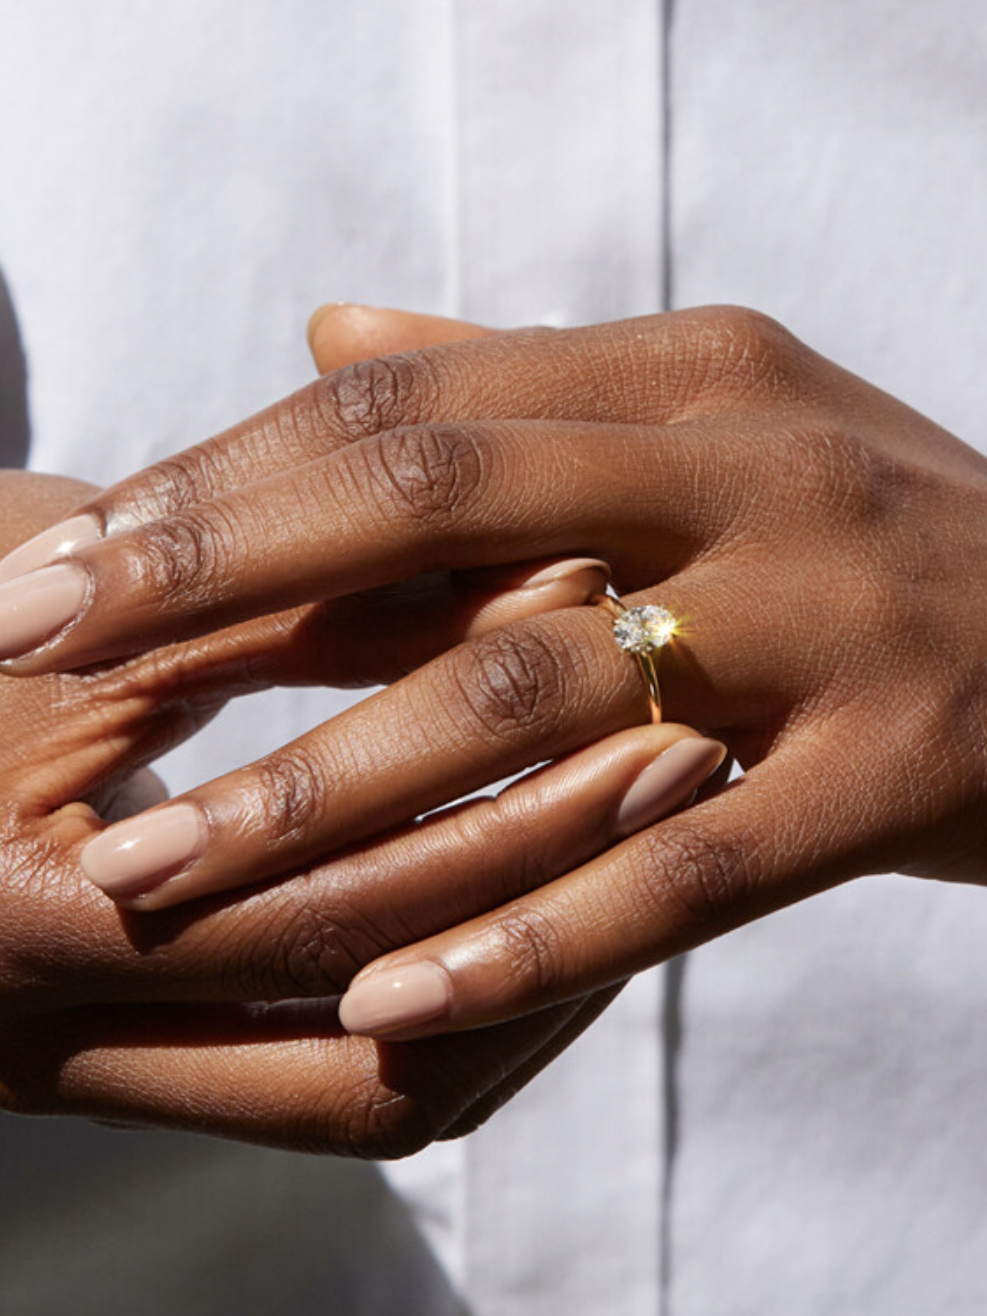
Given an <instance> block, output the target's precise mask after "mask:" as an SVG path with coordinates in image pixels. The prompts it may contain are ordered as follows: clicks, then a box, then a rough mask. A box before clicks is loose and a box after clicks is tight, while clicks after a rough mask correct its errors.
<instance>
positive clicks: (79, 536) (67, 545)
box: [0, 515, 102, 584]
mask: <svg viewBox="0 0 987 1316" xmlns="http://www.w3.org/2000/svg"><path fill="white" fill-rule="evenodd" d="M101 538H102V532H101V530H100V528H99V522H98V521H97V520H96V518H95V517H94V516H88V515H82V516H70V517H69V518H68V520H67V521H59V523H58V525H53V526H49V528H48V529H47V530H42V531H41V533H40V534H39V535H35V536H34V538H33V539H29V540H28V541H27V542H26V543H24V544H21V545H20V546H19V547H18V548H15V549H14V550H13V551H12V552H10V553H8V554H7V556H6V557H5V558H2V559H0V584H3V583H4V582H5V581H8V580H13V579H14V577H15V576H23V575H25V574H26V573H27V572H28V571H36V570H37V569H38V567H46V566H47V565H48V564H49V562H54V561H55V560H56V559H57V558H60V557H68V556H69V554H70V553H75V552H78V550H79V549H80V548H88V547H89V546H90V544H96V543H98V542H99V540H100V539H101Z"/></svg>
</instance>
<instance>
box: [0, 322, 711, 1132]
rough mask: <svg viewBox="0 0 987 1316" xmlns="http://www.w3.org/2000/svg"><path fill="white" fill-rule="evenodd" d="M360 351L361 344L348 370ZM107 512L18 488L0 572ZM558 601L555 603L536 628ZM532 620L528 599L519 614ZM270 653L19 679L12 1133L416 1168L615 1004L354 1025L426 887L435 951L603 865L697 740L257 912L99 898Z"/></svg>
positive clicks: (363, 856)
mask: <svg viewBox="0 0 987 1316" xmlns="http://www.w3.org/2000/svg"><path fill="white" fill-rule="evenodd" d="M354 350H357V349H354V348H353V346H352V345H348V344H347V343H346V341H345V334H344V333H342V331H340V330H338V331H337V340H336V351H337V353H339V354H340V355H345V353H347V352H352V351H354ZM91 493H92V491H91V490H88V489H87V488H86V487H85V486H82V485H79V484H77V483H74V482H71V481H66V480H58V479H52V478H49V477H41V476H35V475H25V474H23V473H19V472H17V473H13V472H7V473H3V474H2V475H0V505H2V506H3V508H4V515H3V517H2V518H0V527H2V529H0V551H2V552H5V551H7V550H8V549H10V548H12V547H13V546H14V545H15V544H18V543H20V542H21V541H22V540H24V539H26V538H27V537H29V536H31V535H32V534H34V533H35V532H36V531H38V530H40V529H41V528H42V527H45V526H49V525H50V524H51V523H52V522H55V521H57V520H58V519H59V518H60V517H63V516H64V515H65V513H66V512H67V511H68V510H69V509H70V508H72V507H73V506H75V505H77V504H78V503H79V502H80V501H82V500H84V499H86V498H88V497H90V496H91ZM527 575H530V572H528V573H527ZM524 576H525V573H522V577H524ZM515 579H516V578H515ZM594 579H595V577H594ZM594 587H597V588H598V582H597V583H596V584H595V585H594ZM474 594H475V595H476V597H483V598H484V599H486V601H487V602H486V605H485V606H491V605H493V604H496V605H497V606H496V607H495V608H494V612H495V614H496V615H498V616H501V615H502V616H505V617H506V616H511V615H514V606H513V605H512V604H511V600H510V596H507V597H506V598H498V597H496V596H491V595H490V593H489V591H488V590H479V591H474ZM553 601H554V602H555V603H558V602H559V598H558V597H557V596H556V595H555V594H552V593H551V592H550V593H549V595H548V597H547V599H546V597H545V595H544V593H542V594H540V595H539V597H538V599H537V600H536V603H537V606H542V605H545V604H548V605H551V604H552V602H553ZM562 601H563V602H564V601H565V599H564V598H563V599H562ZM530 606H531V600H530V599H522V600H521V605H520V611H521V614H522V615H523V614H525V613H526V611H527V610H528V609H529V608H530ZM275 629H277V627H275ZM270 634H271V626H270V625H269V624H268V623H266V622H265V623H261V624H259V625H256V626H252V625H246V626H241V627H240V628H238V629H237V630H235V631H232V632H229V633H227V634H223V635H218V636H216V637H213V638H210V639H208V640H206V641H204V642H202V643H200V644H193V645H188V646H184V647H182V646H178V647H175V648H171V649H167V650H161V651H158V652H156V653H154V654H152V655H150V656H149V657H148V658H147V659H137V660H135V661H132V662H129V663H124V664H120V665H116V666H111V667H108V668H105V669H103V670H101V671H95V670H91V671H89V672H87V673H85V674H82V675H68V676H42V677H36V678H30V679H24V680H17V681H14V680H7V679H4V678H2V677H0V715H2V717H3V719H4V727H5V735H4V737H3V738H2V740H0V912H2V917H0V1104H2V1106H3V1107H4V1108H5V1109H8V1110H11V1111H18V1112H23V1113H33V1114H74V1115H86V1116H90V1117H93V1118H99V1119H102V1120H109V1121H113V1122H120V1123H126V1124H156V1125H170V1126H174V1127H179V1128H183V1129H190V1130H196V1131H200V1132H204V1133H211V1134H214V1135H219V1136H226V1137H236V1138H240V1139H244V1140H249V1141H256V1142H263V1143H267V1144H271V1145H277V1146H285V1147H290V1148H292V1149H298V1150H307V1151H317V1152H332V1153H338V1154H349V1155H359V1156H372V1157H377V1158H386V1157H394V1156H402V1155H406V1154H408V1153H410V1152H412V1151H414V1150H417V1149H418V1148H419V1147H421V1146H423V1145H425V1144H426V1143H428V1142H430V1141H432V1140H434V1139H436V1138H442V1137H452V1136H457V1135H459V1134H462V1133H465V1132H467V1131H469V1130H470V1129H472V1128H474V1127H476V1125H478V1124H479V1123H482V1122H483V1121H484V1120H485V1119H486V1118H487V1117H488V1116H489V1115H490V1114H492V1113H493V1112H494V1111H495V1110H496V1109H497V1108H498V1107H499V1106H500V1105H501V1104H503V1102H504V1101H506V1100H508V1099H509V1097H510V1096H512V1095H513V1094H514V1093H515V1092H516V1091H517V1090H518V1089H519V1088H520V1087H522V1086H523V1085H524V1084H525V1083H526V1082H527V1081H528V1080H529V1079H530V1078H531V1077H533V1075H534V1074H536V1073H537V1072H538V1071H539V1070H540V1069H541V1068H542V1067H543V1066H544V1065H545V1064H547V1063H548V1062H549V1061H550V1060H551V1059H552V1058H553V1057H554V1056H555V1055H557V1054H558V1052H559V1051H560V1050H561V1049H563V1048H564V1047H565V1046H566V1045H567V1044H568V1043H569V1042H570V1041H571V1040H572V1039H573V1038H575V1037H576V1036H578V1034H579V1033H580V1032H581V1031H582V1030H583V1028H585V1027H586V1026H587V1024H588V1023H589V1022H591V1020H592V1019H593V1018H594V1017H595V1016H596V1015H597V1014H598V1013H599V1011H600V1010H601V1009H603V1008H604V1006H605V1005H606V1003H607V1001H608V1000H609V999H610V998H611V996H612V995H613V990H607V991H603V992H598V993H595V994H594V995H593V996H591V997H587V998H583V999H580V1000H578V1001H575V1002H572V1003H567V1004H565V1005H563V1006H560V1007H557V1008H554V1009H549V1010H546V1011H542V1012H539V1013H538V1014H537V1015H536V1016H533V1017H532V1018H530V1019H526V1020H523V1021H521V1022H520V1023H518V1024H511V1025H506V1026H505V1027H503V1028H493V1029H485V1030H483V1031H482V1032H480V1033H476V1034H469V1035H467V1036H465V1037H463V1038H456V1039H437V1040H436V1041H434V1042H425V1043H422V1044H415V1045H413V1046H411V1047H407V1046H400V1047H393V1046H388V1045H381V1044H379V1043H376V1042H373V1041H370V1040H368V1039H364V1038H356V1037H350V1036H347V1035H346V1034H345V1033H344V1032H343V1030H342V1029H341V1028H340V1026H339V1023H338V1020H337V1016H336V1006H335V1001H334V999H332V998H333V997H334V996H335V995H338V993H340V992H342V991H343V990H344V989H345V987H346V985H347V983H348V982H349V981H350V979H351V978H352V976H353V974H354V972H355V971H356V970H357V969H358V968H359V967H360V965H362V964H365V963H366V962H367V961H368V960H371V959H373V958H374V956H376V955H377V954H379V952H380V951H381V950H382V949H385V948H387V947H388V946H397V945H401V944H403V942H404V941H405V940H406V939H407V935H408V928H409V924H408V923H407V922H406V920H405V917H404V913H403V905H404V903H405V899H404V896H403V895H401V894H400V891H401V890H403V889H404V888H405V887H407V888H408V889H409V890H410V889H415V890H417V891H418V892H419V893H421V892H424V893H426V894H429V893H432V897H433V898H432V899H431V900H429V901H428V902H427V904H426V907H424V908H421V909H420V910H419V911H418V913H417V915H416V919H415V922H414V935H426V934H427V933H429V932H432V931H435V930H436V929H437V928H440V927H442V926H445V925H446V924H447V923H448V922H450V921H451V922H455V921H457V920H458V919H460V918H462V917H469V916H471V915H472V914H474V913H476V912H479V911H481V910H483V909H485V908H487V907H489V905H490V904H491V903H492V902H494V903H495V902H496V901H497V899H498V898H500V897H502V896H504V895H509V894H512V893H518V892H520V891H521V890H523V889H526V887H527V886H528V885H537V884H539V883H540V882H543V881H545V880H546V879H547V878H549V877H551V876H553V875H555V874H558V873H562V872H564V871H566V869H567V868H568V867H570V866H571V865H572V863H573V862H578V861H579V860H580V859H581V858H583V857H586V856H589V855H592V854H595V853H598V852H599V851H600V850H601V849H602V848H604V847H605V846H606V845H607V844H609V843H610V842H611V841H612V840H613V839H614V838H615V836H617V835H618V834H621V833H620V830H619V822H618V818H617V810H618V806H619V804H620V801H621V799H622V798H623V797H624V796H625V795H626V794H627V793H628V791H629V789H630V788H631V787H633V785H634V783H635V781H636V780H637V779H638V778H639V777H640V775H641V773H642V772H644V771H645V770H647V769H648V768H649V767H650V766H651V765H653V764H654V763H655V762H656V755H660V754H661V753H662V751H664V750H665V749H666V748H668V747H669V746H671V745H673V744H676V743H677V742H680V741H683V740H688V741H690V743H691V744H692V745H694V746H702V745H704V744H705V743H706V742H702V741H699V740H698V738H697V737H696V736H695V734H694V733H692V732H690V731H688V729H686V728H682V727H673V726H664V727H660V728H641V729H639V730H635V731H631V732H627V733H624V734H622V735H620V736H617V737H614V738H611V740H610V741H608V742H607V743H606V744H605V745H602V746H600V747H598V748H594V749H593V750H592V751H591V752H589V753H584V754H583V755H576V756H573V757H571V758H570V759H568V760H566V761H564V762H562V763H560V764H558V765H556V766H555V767H553V768H552V769H550V770H547V771H543V772H541V773H540V774H538V775H536V776H535V777H533V778H531V779H530V780H528V781H523V782H520V783H518V784H517V785H516V786H515V787H513V788H512V789H511V790H509V791H508V792H506V793H504V794H502V795H501V796H500V797H499V798H497V799H490V800H478V801H475V802H472V803H470V804H469V805H466V806H462V807H460V808H459V809H457V810H454V811H452V812H447V813H446V814H444V815H441V816H438V817H435V818H433V819H431V820H429V821H428V822H427V823H423V824H420V825H415V826H411V827H406V828H404V829H403V830H398V831H396V832H395V833H393V834H392V835H390V836H386V837H384V838H382V839H380V840H379V841H378V843H377V844H376V845H375V846H370V847H365V848H363V849H353V850H351V851H350V852H348V853H347V854H345V855H341V856H337V857H336V858H335V860H334V861H333V863H332V864H328V865H327V864H322V865H316V866H313V867H310V868H308V869H307V870H306V871H303V872H300V873H298V874H296V875H295V876H294V878H293V879H292V880H290V881H286V882H282V883H279V884H278V885H272V886H271V887H269V888H264V887H258V888H257V889H256V890H255V891H254V892H253V893H252V895H251V897H250V898H249V899H247V900H245V901H243V900H237V901H227V902H223V901H221V900H213V901H208V902H200V905H199V906H198V907H197V908H196V909H195V911H194V913H192V914H191V915H190V914H189V913H187V912H186V911H183V910H175V911H171V912H166V913H162V914H158V915H150V916H149V915H140V916H136V915H129V914H127V913H125V912H121V911H119V910H118V909H117V908H116V907H115V906H114V905H112V904H111V903H110V902H109V901H107V900H106V899H105V898H104V897H103V896H102V895H101V894H99V893H98V892H97V891H96V890H95V888H93V887H92V886H91V885H90V884H89V883H88V882H87V881H86V880H85V879H84V877H83V876H82V873H81V870H80V866H79V852H80V848H81V846H82V845H83V844H84V843H85V842H86V841H87V840H89V839H91V838H92V837H93V836H94V835H97V834H98V833H99V832H100V831H101V830H102V828H103V827H104V825H105V822H106V820H113V819H116V818H122V817H127V816H129V815H130V814H132V813H134V812H137V811H138V810H140V809H142V808H146V807H147V806H148V805H149V804H152V803H154V802H156V801H158V800H160V799H161V798H162V797H163V794H164V792H163V788H162V786H161V783H160V782H159V781H158V780H157V778H155V777H154V775H153V773H151V772H149V771H148V770H147V769H146V768H144V767H142V766H141V765H142V764H144V763H145V762H147V761H149V760H151V759H153V758H154V757H155V756H156V755H157V754H159V753H161V752H162V751H163V750H164V749H166V748H168V747H170V746H171V745H173V744H174V743H176V742H177V741H178V740H180V739H182V738H184V737H185V736H187V735H190V734H193V733H194V732H195V730H197V729H198V728H199V727H200V726H201V725H202V724H203V722H205V721H206V720H208V718H209V717H210V716H211V715H212V714H213V713H214V712H215V711H216V710H217V708H218V707H219V706H220V705H221V704H222V703H223V702H224V701H225V700H226V699H227V698H229V697H231V696H232V695H235V694H238V693H244V692H250V691H252V690H255V689H257V688H259V687H260V686H261V685H262V684H263V679H264V678H263V675H262V673H261V672H260V669H259V666H258V655H262V654H263V653H264V652H265V648H266V645H267V643H268V641H269V638H270ZM694 756H695V755H694ZM719 757H720V751H718V750H717V747H716V746H712V747H710V748H709V749H708V750H706V751H704V752H703V759H704V769H703V772H702V773H701V774H697V773H696V772H695V771H694V772H693V773H692V776H691V777H689V776H686V777H680V779H679V780H678V781H677V784H676V787H675V789H674V790H673V791H672V793H671V795H670V796H668V797H666V798H665V799H664V800H660V801H653V807H654V805H655V804H657V805H659V806H660V808H661V810H662V811H663V812H664V811H667V810H668V809H670V808H674V807H675V806H676V805H677V804H681V803H683V802H684V801H685V800H686V798H687V797H688V795H689V794H690V793H691V791H692V790H693V788H694V787H695V786H697V785H698V784H699V782H700V780H701V777H702V775H705V772H706V771H708V770H709V769H710V768H711V767H713V766H714V764H715V763H716V762H717V761H718V760H719ZM658 762H659V763H660V762H661V760H660V759H658ZM655 816H657V814H656V815H655ZM545 818H548V819H550V820H551V823H552V826H551V828H550V830H549V834H548V836H547V837H546V836H544V835H543V834H542V820H543V819H545ZM478 843H479V844H482V845H483V849H484V852H485V854H486V859H485V861H484V862H483V863H482V864H480V865H477V864H476V862H475V857H474V851H475V849H476V847H477V845H478ZM467 879H468V881H467ZM399 889H400V890H399ZM326 998H330V999H326ZM259 1002H260V1003H259Z"/></svg>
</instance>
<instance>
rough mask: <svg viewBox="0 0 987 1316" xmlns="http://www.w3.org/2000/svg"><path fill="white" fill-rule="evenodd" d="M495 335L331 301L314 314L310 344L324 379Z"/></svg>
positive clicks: (458, 323)
mask: <svg viewBox="0 0 987 1316" xmlns="http://www.w3.org/2000/svg"><path fill="white" fill-rule="evenodd" d="M494 332H495V330H493V329H485V328H484V327H483V326H482V325H478V324H469V323H468V322H467V321H465V320H450V319H447V318H446V317H445V316H441V315H420V314H416V313H414V312H412V311H397V310H390V309H387V308H384V307H376V306H355V305H353V304H351V303H344V302H330V303H328V304H327V305H325V306H320V307H319V308H318V309H317V310H316V311H315V312H313V314H312V317H311V319H310V320H309V322H308V343H309V347H310V349H311V351H312V356H313V358H314V360H315V364H316V366H317V368H318V370H319V371H320V373H321V374H324V375H325V374H329V373H330V372H331V371H333V370H340V369H341V368H342V367H343V366H348V365H351V364H353V362H355V361H368V360H370V359H371V358H372V357H376V356H390V355H394V354H396V353H399V352H415V351H418V350H419V349H421V348H425V347H436V346H438V345H439V344H440V343H458V342H463V341H465V340H466V339H470V338H487V337H489V336H490V335H491V334H493V333H494Z"/></svg>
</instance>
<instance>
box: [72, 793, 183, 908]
mask: <svg viewBox="0 0 987 1316" xmlns="http://www.w3.org/2000/svg"><path fill="white" fill-rule="evenodd" d="M206 839H207V827H206V820H205V818H204V817H203V815H202V812H201V810H199V809H198V808H196V806H195V805H194V804H170V805H168V806H167V808H164V809H152V810H151V812H150V813H142V814H140V815H139V817H137V818H128V819H127V821H126V822H122V823H117V824H116V825H115V826H113V827H108V828H107V829H106V831H105V832H101V833H100V834H99V836H96V837H94V838H93V839H92V840H91V841H87V843H86V844H85V845H84V846H83V847H82V853H81V855H80V856H79V862H80V863H81V865H82V871H83V872H84V873H85V875H86V877H88V878H89V880H90V882H93V883H95V885H96V886H98V887H99V888H100V890H101V891H105V892H106V894H107V895H108V896H112V897H113V898H114V899H118V898H120V897H129V896H136V895H144V894H146V893H147V892H148V891H153V890H154V889H155V888H156V887H159V886H160V885H161V884H162V882H167V881H168V879H169V878H171V877H175V876H176V874H178V873H180V872H181V871H182V869H183V868H186V867H187V866H188V865H189V864H190V863H191V862H192V860H193V859H197V858H198V857H199V855H200V854H201V853H202V852H203V850H204V849H205V848H206Z"/></svg>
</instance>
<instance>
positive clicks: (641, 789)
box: [616, 736, 727, 836]
mask: <svg viewBox="0 0 987 1316" xmlns="http://www.w3.org/2000/svg"><path fill="white" fill-rule="evenodd" d="M726 753H727V751H726V746H725V745H721V744H720V742H719V741H718V740H706V739H705V738H701V737H692V736H690V737H689V739H688V740H677V741H676V742H675V744H674V745H672V746H671V747H670V748H669V749H666V750H665V752H664V753H663V754H659V755H658V757H657V758H656V759H655V760H654V761H653V762H652V763H649V764H648V766H647V767H646V768H645V769H644V770H643V771H642V772H640V773H638V775H637V777H635V779H634V781H633V782H632V783H631V785H630V788H629V789H628V791H627V792H626V794H625V795H624V798H623V799H622V800H621V802H620V805H619V807H618V809H617V820H616V821H617V831H618V833H619V834H620V835H621V836H631V835H632V834H633V833H634V832H639V831H641V830H642V828H645V827H650V826H651V824H652V823H656V822H658V820H659V819H660V818H664V817H665V816H666V814H669V813H671V811H672V810H673V809H675V808H677V807H678V806H679V805H680V804H683V803H684V802H685V801H686V800H687V799H688V798H689V796H690V795H691V794H692V792H693V791H694V790H696V789H698V787H700V786H701V785H702V784H703V782H704V781H705V780H706V778H707V777H709V776H711V775H712V773H714V772H715V771H716V769H717V768H718V767H719V766H720V764H721V763H722V762H723V760H724V758H726Z"/></svg>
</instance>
